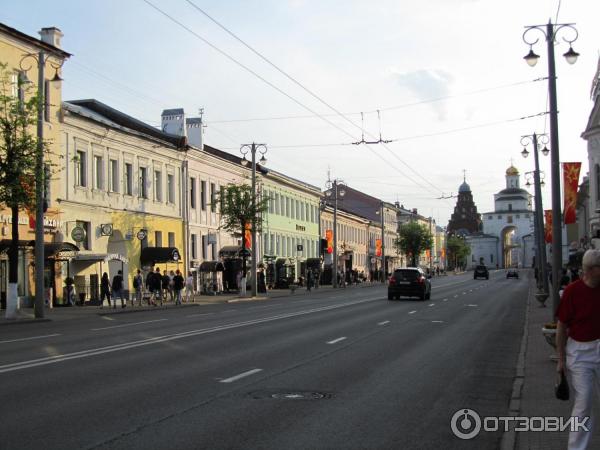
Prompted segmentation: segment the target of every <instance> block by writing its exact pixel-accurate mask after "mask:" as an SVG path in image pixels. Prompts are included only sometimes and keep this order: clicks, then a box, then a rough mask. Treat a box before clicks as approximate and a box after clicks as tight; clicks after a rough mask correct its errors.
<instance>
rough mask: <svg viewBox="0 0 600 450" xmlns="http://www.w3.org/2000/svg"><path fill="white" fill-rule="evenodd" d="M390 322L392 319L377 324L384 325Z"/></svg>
mask: <svg viewBox="0 0 600 450" xmlns="http://www.w3.org/2000/svg"><path fill="white" fill-rule="evenodd" d="M388 323H390V321H389V320H386V321H384V322H379V323H378V324H377V325H379V326H382V325H387V324H388Z"/></svg>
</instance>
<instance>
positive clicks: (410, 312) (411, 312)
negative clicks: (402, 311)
mask: <svg viewBox="0 0 600 450" xmlns="http://www.w3.org/2000/svg"><path fill="white" fill-rule="evenodd" d="M416 312H417V310H414V311H409V312H408V313H409V314H414V313H416Z"/></svg>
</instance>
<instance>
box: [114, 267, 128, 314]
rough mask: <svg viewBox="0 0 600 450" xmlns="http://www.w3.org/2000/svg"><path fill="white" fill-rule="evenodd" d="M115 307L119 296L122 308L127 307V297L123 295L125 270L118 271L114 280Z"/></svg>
mask: <svg viewBox="0 0 600 450" xmlns="http://www.w3.org/2000/svg"><path fill="white" fill-rule="evenodd" d="M112 293H113V309H114V308H116V307H117V297H120V298H121V308H125V307H126V306H127V305H126V304H125V297H123V272H122V271H120V270H119V271H118V272H117V274H116V275H115V276H114V278H113V281H112Z"/></svg>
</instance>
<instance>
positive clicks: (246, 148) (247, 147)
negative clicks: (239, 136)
mask: <svg viewBox="0 0 600 450" xmlns="http://www.w3.org/2000/svg"><path fill="white" fill-rule="evenodd" d="M257 151H258V152H259V153H260V155H261V158H260V161H259V163H260V165H261V166H264V165H265V164H266V163H267V158H265V153H267V145H266V144H255V143H254V142H253V143H252V144H244V145H242V146H241V147H240V153H241V154H242V161H241V163H242V165H243V166H247V165H248V162H249V161H248V160H247V159H246V155H247V154H248V153H250V155H251V156H252V159H251V162H252V210H253V211H255V210H256V152H257ZM242 232H244V230H242ZM250 232H251V234H252V251H251V254H250V258H251V261H252V264H251V270H252V288H251V289H252V297H256V215H255V216H254V217H252V229H251V230H250ZM242 242H243V238H242ZM245 260H246V259H245V257H244V261H245ZM243 275H244V276H243V281H242V284H243V285H244V289H245V287H246V271H245V268H244V274H243Z"/></svg>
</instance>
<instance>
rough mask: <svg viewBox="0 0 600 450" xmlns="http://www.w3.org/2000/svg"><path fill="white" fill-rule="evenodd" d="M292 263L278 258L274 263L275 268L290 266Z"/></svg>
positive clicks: (286, 259)
mask: <svg viewBox="0 0 600 450" xmlns="http://www.w3.org/2000/svg"><path fill="white" fill-rule="evenodd" d="M293 264H294V263H293V262H292V260H291V259H289V258H279V259H278V260H277V261H275V265H276V266H292V265H293Z"/></svg>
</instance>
